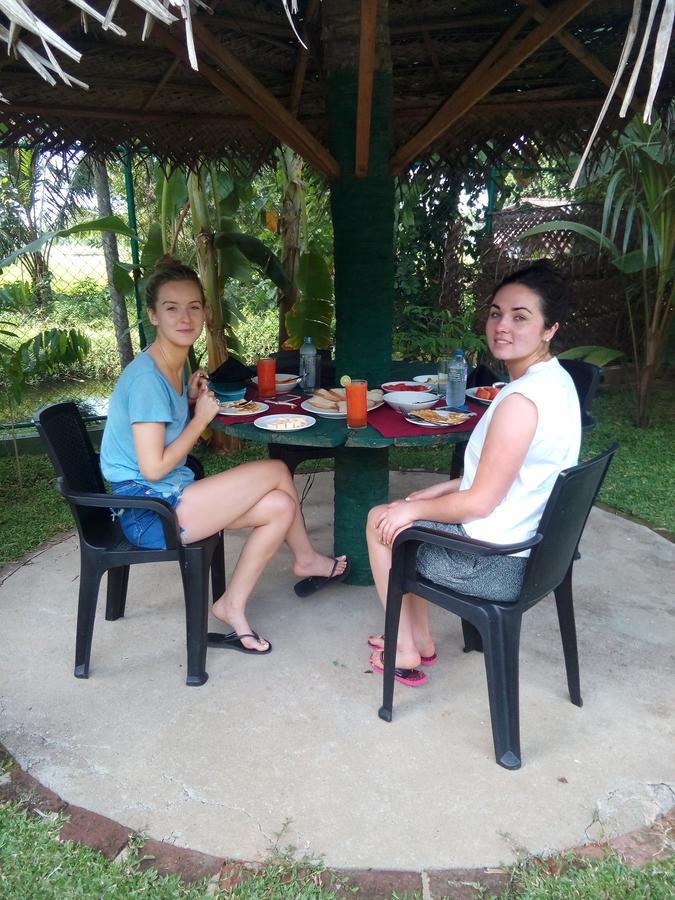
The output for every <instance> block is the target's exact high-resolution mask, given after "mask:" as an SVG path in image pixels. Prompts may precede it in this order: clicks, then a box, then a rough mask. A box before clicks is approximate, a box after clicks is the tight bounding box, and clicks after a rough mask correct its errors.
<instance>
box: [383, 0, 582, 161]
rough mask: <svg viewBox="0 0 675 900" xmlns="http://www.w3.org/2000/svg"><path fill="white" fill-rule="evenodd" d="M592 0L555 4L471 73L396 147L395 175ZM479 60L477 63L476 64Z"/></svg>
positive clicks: (567, 0) (394, 158)
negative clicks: (488, 62) (538, 21)
mask: <svg viewBox="0 0 675 900" xmlns="http://www.w3.org/2000/svg"><path fill="white" fill-rule="evenodd" d="M590 2H591V0H564V2H562V3H560V4H558V5H557V6H556V7H555V8H554V9H553V11H552V12H551V14H550V15H549V16H548V18H547V19H546V21H545V22H542V23H541V24H540V25H538V26H537V27H536V28H534V29H533V30H532V31H531V32H530V33H529V34H528V35H527V36H526V37H525V38H523V39H522V40H521V41H520V42H519V43H517V44H516V45H515V46H514V47H513V48H512V49H511V50H509V51H508V52H507V53H505V54H504V55H503V56H502V57H501V59H499V61H498V62H495V63H494V64H493V65H491V66H490V67H489V68H487V69H481V70H480V71H479V72H478V74H477V75H476V74H475V72H474V73H472V74H471V75H470V76H469V78H468V79H466V81H465V82H464V83H463V84H462V85H460V87H458V88H457V90H456V91H455V92H454V94H452V96H450V97H449V98H448V99H447V100H446V101H445V103H443V105H442V106H441V107H440V108H439V109H438V110H437V112H436V113H435V114H434V115H433V116H432V117H431V119H430V120H429V121H428V122H427V123H426V125H424V127H423V128H421V129H420V131H419V132H418V133H417V134H416V135H415V136H414V137H412V138H411V139H410V140H409V141H407V142H406V143H405V144H403V146H401V147H399V149H398V150H397V151H396V153H395V154H394V156H393V157H392V159H391V163H390V167H391V171H392V173H393V174H394V175H398V174H399V173H400V172H401V171H402V170H403V169H404V168H405V166H407V165H408V163H410V162H411V161H412V160H413V159H415V157H416V156H418V155H419V154H420V153H421V152H422V151H423V150H425V149H426V148H427V147H428V146H429V145H430V144H432V143H433V142H434V141H435V140H437V139H438V138H439V137H440V136H441V135H442V134H443V133H444V132H445V131H447V129H448V128H450V126H451V125H452V124H453V123H454V122H456V121H457V119H459V118H460V117H461V116H463V115H464V113H465V112H466V111H467V110H469V109H471V107H472V106H474V105H475V104H476V103H478V101H479V100H480V99H481V98H482V97H484V96H485V95H486V94H489V93H490V91H491V90H492V89H493V88H494V87H496V86H497V85H498V84H499V83H500V82H501V81H503V80H504V79H505V78H506V77H507V76H508V75H510V74H511V72H513V71H514V70H515V69H517V68H518V66H519V65H521V63H523V62H524V61H525V60H526V59H527V58H528V57H529V56H531V55H532V54H533V53H535V52H536V51H537V50H538V49H539V48H540V47H541V46H542V45H543V44H545V43H546V42H547V41H548V40H550V38H551V37H552V36H553V35H554V34H555V33H556V32H557V31H559V30H560V29H561V28H562V27H563V26H565V25H566V24H567V23H568V22H569V21H570V20H571V19H573V18H574V17H575V16H576V15H578V14H579V13H580V12H581V10H582V9H584V8H585V7H586V6H588V5H589V3H590ZM480 66H481V64H479V67H480Z"/></svg>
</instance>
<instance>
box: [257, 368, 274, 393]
mask: <svg viewBox="0 0 675 900" xmlns="http://www.w3.org/2000/svg"><path fill="white" fill-rule="evenodd" d="M276 375H277V367H276V364H275V362H274V360H273V359H259V360H258V396H259V397H261V398H263V399H264V398H265V397H274V395H275V394H276V392H277V385H276Z"/></svg>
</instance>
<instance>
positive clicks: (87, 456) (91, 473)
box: [33, 402, 114, 540]
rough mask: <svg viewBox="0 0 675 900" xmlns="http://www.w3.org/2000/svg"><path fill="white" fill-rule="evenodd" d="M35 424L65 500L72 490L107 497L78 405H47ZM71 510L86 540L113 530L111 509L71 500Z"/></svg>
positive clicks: (38, 414) (39, 411) (35, 420)
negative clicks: (80, 504)
mask: <svg viewBox="0 0 675 900" xmlns="http://www.w3.org/2000/svg"><path fill="white" fill-rule="evenodd" d="M33 422H34V423H35V427H36V428H37V430H38V434H39V435H40V437H41V438H42V440H43V442H44V445H45V447H46V449H47V454H48V455H49V459H50V460H51V463H52V465H53V466H54V469H55V470H56V474H57V475H58V476H59V478H60V481H61V485H62V487H63V489H64V491H65V493H66V497H67V498H68V494H69V493H70V492H72V491H75V492H77V493H80V492H86V493H94V494H104V493H105V486H104V484H103V478H102V476H101V470H100V467H99V464H98V457H97V456H96V452H95V451H94V447H93V445H92V443H91V439H90V437H89V434H88V433H87V429H86V428H85V427H84V422H83V421H82V416H81V415H80V411H79V409H78V408H77V406H76V405H75V404H74V403H72V402H67V403H54V404H52V405H51V406H45V407H44V408H43V409H39V410H38V411H37V412H36V413H35V414H34V415H33ZM68 499H70V498H68ZM70 507H71V510H72V513H73V517H74V519H75V522H76V524H77V528H78V531H79V532H80V536H81V537H83V538H84V539H85V540H91V539H92V537H93V535H96V536H97V537H99V538H100V535H101V534H102V533H105V532H108V531H110V528H111V527H114V526H112V520H111V517H110V510H108V509H101V508H96V507H86V506H77V505H76V504H75V503H74V502H73V501H72V500H71V501H70Z"/></svg>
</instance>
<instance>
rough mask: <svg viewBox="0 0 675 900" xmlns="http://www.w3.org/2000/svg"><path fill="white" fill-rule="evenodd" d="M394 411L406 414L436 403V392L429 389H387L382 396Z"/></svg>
mask: <svg viewBox="0 0 675 900" xmlns="http://www.w3.org/2000/svg"><path fill="white" fill-rule="evenodd" d="M382 399H383V400H384V402H385V403H388V404H389V406H391V408H392V409H395V410H396V412H400V413H401V414H402V415H404V416H407V415H409V414H410V413H411V412H413V410H416V409H429V407H430V406H433V405H434V403H438V394H431V393H429V391H424V392H417V391H389V392H388V393H386V394H385V395H384V397H383V398H382Z"/></svg>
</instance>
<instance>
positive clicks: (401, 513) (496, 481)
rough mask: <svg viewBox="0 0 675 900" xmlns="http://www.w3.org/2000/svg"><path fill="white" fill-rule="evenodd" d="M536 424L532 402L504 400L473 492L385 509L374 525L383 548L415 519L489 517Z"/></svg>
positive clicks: (509, 482)
mask: <svg viewBox="0 0 675 900" xmlns="http://www.w3.org/2000/svg"><path fill="white" fill-rule="evenodd" d="M537 420H538V415H537V407H536V406H535V404H534V403H533V402H532V401H531V400H528V399H527V398H526V397H524V396H523V395H522V394H511V395H510V396H509V397H505V398H504V400H503V401H502V402H501V403H500V404H499V406H498V407H497V408H496V409H495V411H494V415H493V417H492V421H491V422H490V425H489V427H488V431H487V435H486V436H485V443H484V444H483V449H482V452H481V455H480V460H479V462H478V468H477V469H476V475H475V477H474V480H473V484H472V485H471V487H470V488H469V489H468V490H466V491H459V490H454V491H446V492H444V493H443V494H442V495H440V496H435V497H432V498H417V497H415V498H414V499H413V497H412V496H411V498H410V500H406V501H398V502H397V503H392V504H389V506H388V507H387V508H386V510H385V511H384V512H383V514H382V518H381V520H380V522H379V523H377V527H378V528H379V530H380V535H381V539H382V542H383V543H385V544H391V542H392V541H393V539H394V537H395V536H396V534H397V533H398V531H400V529H401V528H405V527H407V526H408V525H410V524H411V523H412V522H414V521H416V520H417V519H430V520H431V521H433V522H453V523H461V522H471V521H473V520H474V519H484V518H486V517H487V516H489V515H490V513H491V512H492V511H493V510H494V509H495V508H496V507H497V506H498V505H499V504H500V503H501V501H502V500H503V499H504V497H505V496H506V494H507V493H508V490H509V488H510V487H511V485H512V484H513V482H514V481H515V479H516V476H517V475H518V472H519V471H520V468H521V466H522V464H523V462H524V460H525V456H526V455H527V451H528V448H529V446H530V444H531V443H532V439H533V437H534V433H535V431H536V430H537ZM447 484H450V485H452V484H453V482H448V483H447Z"/></svg>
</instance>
